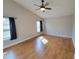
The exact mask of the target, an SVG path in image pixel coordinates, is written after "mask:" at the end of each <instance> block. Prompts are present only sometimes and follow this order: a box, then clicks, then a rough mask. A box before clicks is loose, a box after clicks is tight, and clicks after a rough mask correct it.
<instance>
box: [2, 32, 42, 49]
mask: <svg viewBox="0 0 79 59" xmlns="http://www.w3.org/2000/svg"><path fill="white" fill-rule="evenodd" d="M42 34H43V32H41V33H38V34H35V35H32V36H31V37H28V38H25V39H23V40H21V41H18V42H15V43H12V44H10V45H7V46H5V47H3V50H4V49H6V48H9V47H12V46H14V45H17V44H19V43H22V42H24V41H27V40H29V39H31V38H34V37H37V36H40V35H42Z"/></svg>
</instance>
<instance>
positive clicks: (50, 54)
mask: <svg viewBox="0 0 79 59" xmlns="http://www.w3.org/2000/svg"><path fill="white" fill-rule="evenodd" d="M4 59H74V47H73V44H72V40H71V39H69V38H67V39H66V38H65V39H64V38H61V37H54V36H47V35H42V36H39V37H37V38H33V39H30V40H29V41H26V42H23V43H20V44H17V45H15V46H12V47H10V48H7V49H5V50H4Z"/></svg>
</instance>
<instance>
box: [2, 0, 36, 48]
mask: <svg viewBox="0 0 79 59" xmlns="http://www.w3.org/2000/svg"><path fill="white" fill-rule="evenodd" d="M3 16H12V17H16V19H15V23H16V30H17V36H18V37H17V39H16V40H6V41H3V47H4V48H6V47H9V46H11V45H13V44H15V43H17V42H21V41H24V40H23V39H25V38H29V37H31V36H32V35H37V32H36V18H37V16H36V15H35V14H33V13H31V12H30V11H28V10H26V9H25V8H23V7H21V6H20V5H18V4H17V3H16V2H14V1H12V0H3Z"/></svg>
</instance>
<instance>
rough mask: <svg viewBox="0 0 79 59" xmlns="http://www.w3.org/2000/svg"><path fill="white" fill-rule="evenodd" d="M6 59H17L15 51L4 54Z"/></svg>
mask: <svg viewBox="0 0 79 59" xmlns="http://www.w3.org/2000/svg"><path fill="white" fill-rule="evenodd" d="M3 56H4V59H16V56H15V53H14V52H13V51H10V52H8V53H7V52H6V53H5V52H4V55H3Z"/></svg>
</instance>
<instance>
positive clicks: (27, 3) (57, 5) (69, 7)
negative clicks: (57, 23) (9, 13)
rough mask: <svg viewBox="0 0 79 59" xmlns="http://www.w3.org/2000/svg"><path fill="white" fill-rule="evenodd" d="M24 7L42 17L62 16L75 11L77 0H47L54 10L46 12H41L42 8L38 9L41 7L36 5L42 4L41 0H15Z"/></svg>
mask: <svg viewBox="0 0 79 59" xmlns="http://www.w3.org/2000/svg"><path fill="white" fill-rule="evenodd" d="M14 1H16V2H17V3H19V4H20V5H22V6H23V7H24V8H26V9H28V10H30V11H32V12H33V13H35V14H36V15H38V16H40V17H42V18H49V17H60V16H66V15H71V14H73V13H74V9H75V6H74V4H75V2H74V1H75V0H45V1H46V2H48V3H49V6H48V7H51V8H52V10H49V11H48V10H46V11H45V12H41V11H40V10H36V9H38V8H39V7H37V6H35V5H34V4H37V5H41V0H14Z"/></svg>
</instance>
